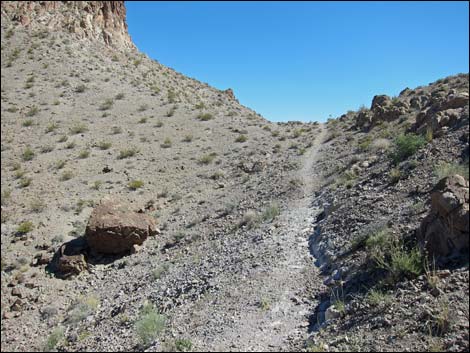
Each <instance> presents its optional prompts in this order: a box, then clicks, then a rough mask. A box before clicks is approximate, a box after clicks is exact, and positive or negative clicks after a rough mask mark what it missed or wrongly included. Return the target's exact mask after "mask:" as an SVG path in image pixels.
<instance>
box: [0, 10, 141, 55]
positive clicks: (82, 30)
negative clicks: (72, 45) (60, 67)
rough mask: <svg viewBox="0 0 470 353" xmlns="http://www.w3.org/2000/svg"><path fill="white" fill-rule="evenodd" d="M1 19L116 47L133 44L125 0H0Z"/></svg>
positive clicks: (124, 47) (126, 46)
mask: <svg viewBox="0 0 470 353" xmlns="http://www.w3.org/2000/svg"><path fill="white" fill-rule="evenodd" d="M1 6H2V7H1V11H2V22H3V21H6V22H12V23H19V24H21V25H23V26H26V27H30V28H36V27H41V26H45V27H47V28H48V29H50V30H59V31H64V30H65V31H68V32H70V33H74V34H76V35H77V36H78V37H79V38H88V39H92V40H101V41H104V42H105V43H106V44H108V45H111V46H113V47H116V48H121V49H129V48H134V44H133V43H132V40H131V38H130V36H129V33H128V32H127V24H126V8H125V6H124V1H2V5H1Z"/></svg>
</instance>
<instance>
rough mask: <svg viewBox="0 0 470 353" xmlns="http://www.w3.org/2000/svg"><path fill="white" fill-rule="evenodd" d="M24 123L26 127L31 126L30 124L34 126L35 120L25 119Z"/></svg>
mask: <svg viewBox="0 0 470 353" xmlns="http://www.w3.org/2000/svg"><path fill="white" fill-rule="evenodd" d="M21 125H23V126H24V127H29V126H32V125H33V120H32V119H26V120H25V121H23V124H21Z"/></svg>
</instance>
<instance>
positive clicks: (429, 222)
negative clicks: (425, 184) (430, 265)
mask: <svg viewBox="0 0 470 353" xmlns="http://www.w3.org/2000/svg"><path fill="white" fill-rule="evenodd" d="M468 186H469V184H468V181H466V180H465V179H464V178H463V177H461V176H460V175H452V176H449V177H447V178H444V179H442V180H441V181H440V182H439V183H438V184H437V185H436V187H435V188H434V190H433V193H432V194H431V212H430V213H429V214H428V215H427V216H426V218H425V219H424V220H423V221H422V223H421V226H420V228H419V230H418V232H417V236H418V239H419V241H420V243H421V244H422V246H423V247H424V248H425V249H426V250H427V252H428V254H429V255H430V256H432V257H436V258H437V257H445V256H450V255H454V254H459V253H468V246H469V203H468V196H469V191H468V190H469V189H468Z"/></svg>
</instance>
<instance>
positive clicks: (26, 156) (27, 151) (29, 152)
mask: <svg viewBox="0 0 470 353" xmlns="http://www.w3.org/2000/svg"><path fill="white" fill-rule="evenodd" d="M21 157H22V158H23V160H24V161H30V160H32V159H33V158H34V151H33V150H32V149H31V147H26V149H25V150H24V152H23V154H22V155H21Z"/></svg>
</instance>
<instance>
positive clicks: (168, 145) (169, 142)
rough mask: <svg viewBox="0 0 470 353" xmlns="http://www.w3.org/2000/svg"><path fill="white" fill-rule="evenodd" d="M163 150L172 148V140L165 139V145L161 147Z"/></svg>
mask: <svg viewBox="0 0 470 353" xmlns="http://www.w3.org/2000/svg"><path fill="white" fill-rule="evenodd" d="M160 146H161V147H162V148H170V147H171V139H170V138H169V137H167V138H165V140H164V141H163V143H162V144H161V145H160Z"/></svg>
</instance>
